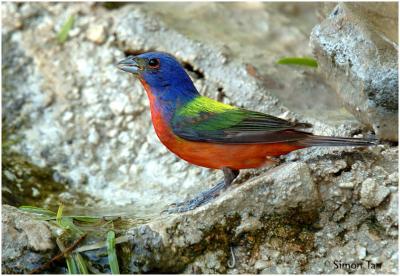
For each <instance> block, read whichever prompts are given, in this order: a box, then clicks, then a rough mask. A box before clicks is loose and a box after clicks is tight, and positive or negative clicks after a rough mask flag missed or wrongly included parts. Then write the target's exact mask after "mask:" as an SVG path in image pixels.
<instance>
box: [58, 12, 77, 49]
mask: <svg viewBox="0 0 400 276" xmlns="http://www.w3.org/2000/svg"><path fill="white" fill-rule="evenodd" d="M74 23H75V16H74V15H71V16H70V17H68V19H67V21H65V23H64V25H63V26H62V27H61V30H60V31H59V33H58V34H57V39H58V42H60V43H64V42H65V41H67V38H68V33H69V31H70V30H71V29H72V26H73V25H74Z"/></svg>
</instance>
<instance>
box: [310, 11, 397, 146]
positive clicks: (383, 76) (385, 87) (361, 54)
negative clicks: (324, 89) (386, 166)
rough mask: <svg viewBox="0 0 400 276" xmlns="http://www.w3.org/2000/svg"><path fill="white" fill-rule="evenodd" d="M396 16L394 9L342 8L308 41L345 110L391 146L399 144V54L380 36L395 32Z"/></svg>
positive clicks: (316, 28)
mask: <svg viewBox="0 0 400 276" xmlns="http://www.w3.org/2000/svg"><path fill="white" fill-rule="evenodd" d="M378 10H381V11H382V10H386V12H381V13H379V12H377V11H378ZM395 11H397V5H396V4H395V3H379V4H373V5H370V4H369V3H368V4H367V3H364V4H362V3H357V4H352V3H340V4H338V5H337V6H336V7H335V8H334V9H333V10H332V12H331V13H330V14H329V16H328V17H327V18H326V19H325V20H324V21H323V22H321V23H320V24H319V25H317V26H315V27H314V29H313V31H312V33H311V38H310V39H311V46H312V47H313V53H314V55H315V56H316V57H317V59H318V63H319V65H320V68H321V71H323V72H324V74H325V76H326V77H327V78H328V79H329V80H330V82H331V83H332V86H333V87H334V88H335V91H336V92H337V94H338V96H339V97H340V98H341V100H342V101H343V103H344V106H345V107H346V108H347V110H349V111H350V112H352V113H353V114H354V115H355V116H356V118H357V119H358V120H360V121H361V122H363V123H364V124H366V125H367V126H369V127H371V128H372V129H373V130H374V131H375V133H376V134H377V136H378V137H379V138H381V139H387V140H392V141H397V139H398V137H397V134H398V128H397V125H398V123H397V121H398V71H397V70H398V63H397V55H398V50H397V46H396V45H397V42H395V41H391V39H389V38H388V37H386V36H385V35H384V34H383V33H382V32H381V31H380V30H381V29H384V30H385V31H386V33H392V31H391V30H394V29H396V28H397V15H396V14H397V12H395ZM376 25H379V26H378V27H380V28H377V27H376ZM383 26H385V27H384V28H382V27H383ZM390 37H392V35H390Z"/></svg>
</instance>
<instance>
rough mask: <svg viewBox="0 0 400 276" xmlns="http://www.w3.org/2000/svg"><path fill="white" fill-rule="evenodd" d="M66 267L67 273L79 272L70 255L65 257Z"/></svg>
mask: <svg viewBox="0 0 400 276" xmlns="http://www.w3.org/2000/svg"><path fill="white" fill-rule="evenodd" d="M65 261H66V263H67V268H68V274H79V271H78V267H77V266H76V263H75V260H74V258H72V257H71V255H69V256H67V257H66V258H65Z"/></svg>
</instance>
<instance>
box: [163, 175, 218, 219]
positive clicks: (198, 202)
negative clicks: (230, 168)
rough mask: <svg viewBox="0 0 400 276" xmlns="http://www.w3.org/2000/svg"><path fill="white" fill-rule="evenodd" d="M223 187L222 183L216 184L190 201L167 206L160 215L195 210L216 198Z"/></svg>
mask: <svg viewBox="0 0 400 276" xmlns="http://www.w3.org/2000/svg"><path fill="white" fill-rule="evenodd" d="M224 187H225V185H224V182H223V181H222V182H220V183H218V184H217V185H216V186H214V187H212V188H211V189H209V190H207V191H204V192H201V193H199V194H198V195H197V196H196V197H194V198H192V199H189V200H186V201H182V202H177V203H173V204H171V205H169V207H168V209H166V210H164V211H162V213H167V214H174V213H183V212H187V211H190V210H193V209H196V208H197V207H200V206H202V205H204V204H206V203H208V202H210V201H211V200H212V199H214V198H216V197H217V196H218V195H219V193H220V191H221V190H222V189H223V188H224Z"/></svg>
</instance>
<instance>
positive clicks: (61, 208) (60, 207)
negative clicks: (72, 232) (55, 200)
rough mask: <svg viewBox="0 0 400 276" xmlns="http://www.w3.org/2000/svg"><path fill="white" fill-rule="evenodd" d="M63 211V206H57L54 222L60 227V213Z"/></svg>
mask: <svg viewBox="0 0 400 276" xmlns="http://www.w3.org/2000/svg"><path fill="white" fill-rule="evenodd" d="M63 209H64V204H62V203H61V204H60V206H58V210H57V216H56V222H57V224H58V225H59V226H60V227H62V212H63ZM63 228H64V227H63Z"/></svg>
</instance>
